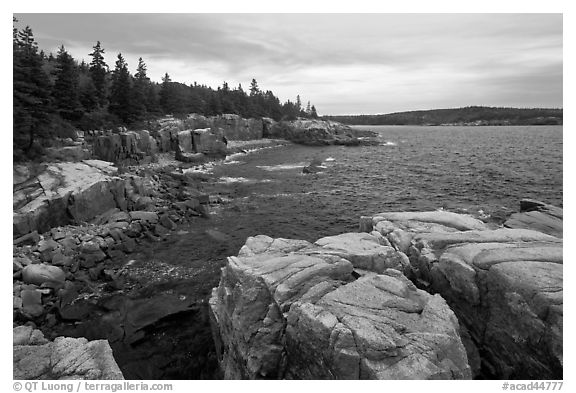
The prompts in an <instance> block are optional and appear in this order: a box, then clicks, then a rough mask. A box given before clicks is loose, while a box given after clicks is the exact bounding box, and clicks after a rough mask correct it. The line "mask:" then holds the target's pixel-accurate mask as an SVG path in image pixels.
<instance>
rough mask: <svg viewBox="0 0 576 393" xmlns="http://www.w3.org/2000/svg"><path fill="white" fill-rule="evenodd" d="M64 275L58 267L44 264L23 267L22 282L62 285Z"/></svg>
mask: <svg viewBox="0 0 576 393" xmlns="http://www.w3.org/2000/svg"><path fill="white" fill-rule="evenodd" d="M65 279H66V274H65V273H64V271H63V270H62V269H60V268H59V267H58V266H52V265H47V264H44V263H39V264H33V265H28V266H25V267H24V269H22V280H23V281H24V282H25V283H27V284H35V285H42V284H46V283H48V284H57V285H63V284H64V280H65Z"/></svg>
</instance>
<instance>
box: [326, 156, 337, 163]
mask: <svg viewBox="0 0 576 393" xmlns="http://www.w3.org/2000/svg"><path fill="white" fill-rule="evenodd" d="M324 161H328V162H330V161H336V159H335V158H334V157H328V158H327V159H325V160H324Z"/></svg>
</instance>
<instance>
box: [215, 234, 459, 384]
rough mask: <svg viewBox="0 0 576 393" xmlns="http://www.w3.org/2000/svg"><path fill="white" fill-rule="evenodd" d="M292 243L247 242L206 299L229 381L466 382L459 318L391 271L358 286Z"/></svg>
mask: <svg viewBox="0 0 576 393" xmlns="http://www.w3.org/2000/svg"><path fill="white" fill-rule="evenodd" d="M324 251H325V250H324V249H323V248H322V247H320V246H317V245H316V246H315V245H313V244H310V243H308V242H305V241H301V240H289V239H272V238H269V237H267V236H257V237H255V238H249V239H248V240H247V242H246V244H245V245H244V247H242V249H241V250H240V253H239V256H238V257H230V258H228V263H227V265H226V267H225V268H223V270H222V276H221V280H220V285H219V287H218V288H215V289H214V290H213V292H212V297H211V299H210V307H211V311H212V317H213V320H212V322H213V331H214V336H215V341H216V346H217V350H218V353H219V356H220V364H221V367H222V369H223V372H224V377H225V378H229V379H240V378H249V379H260V378H272V379H275V378H290V379H359V378H368V379H462V378H470V369H469V367H468V364H467V361H466V353H465V350H464V347H463V345H462V342H461V340H460V337H459V334H458V321H457V320H456V318H455V316H454V314H453V313H452V311H451V310H450V309H449V308H448V306H447V305H446V303H445V302H444V300H443V299H442V298H441V297H440V296H432V295H429V294H427V293H426V292H424V291H421V290H418V289H417V288H416V287H415V286H414V285H413V284H412V283H411V282H410V281H408V280H407V279H406V278H405V277H404V276H403V275H402V274H401V273H400V272H399V271H396V270H386V271H384V274H382V275H378V274H375V273H371V274H369V275H366V276H365V277H362V278H360V279H358V280H355V279H354V276H353V275H352V272H353V269H354V267H353V265H352V263H351V262H350V261H348V260H346V259H344V258H341V257H340V256H337V255H333V254H330V253H326V252H324Z"/></svg>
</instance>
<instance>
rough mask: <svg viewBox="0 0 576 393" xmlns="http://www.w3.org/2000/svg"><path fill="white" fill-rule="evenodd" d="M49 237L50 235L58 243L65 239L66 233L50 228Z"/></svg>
mask: <svg viewBox="0 0 576 393" xmlns="http://www.w3.org/2000/svg"><path fill="white" fill-rule="evenodd" d="M50 235H52V239H54V240H56V241H58V240H62V239H64V238H65V237H66V232H65V231H63V230H62V229H60V228H52V229H51V230H50Z"/></svg>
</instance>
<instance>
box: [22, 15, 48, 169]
mask: <svg viewBox="0 0 576 393" xmlns="http://www.w3.org/2000/svg"><path fill="white" fill-rule="evenodd" d="M12 45H13V60H12V61H13V63H12V66H13V89H12V91H13V99H14V102H13V107H12V111H13V112H12V114H13V143H14V149H13V151H14V155H15V157H14V158H15V159H22V158H24V157H22V156H19V153H20V152H24V153H25V154H27V153H29V152H30V150H31V149H32V147H33V146H34V141H35V140H36V139H38V138H39V137H42V136H45V134H46V133H47V132H49V125H50V113H51V112H52V111H53V108H52V100H51V95H50V80H49V78H48V75H47V74H46V73H45V72H44V70H43V69H42V58H41V57H40V55H39V53H38V46H37V44H36V42H35V40H34V35H33V33H32V29H31V28H30V27H29V26H26V28H25V29H24V30H22V31H19V32H17V33H16V34H14V32H13V43H12ZM43 134H44V135H43Z"/></svg>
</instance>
